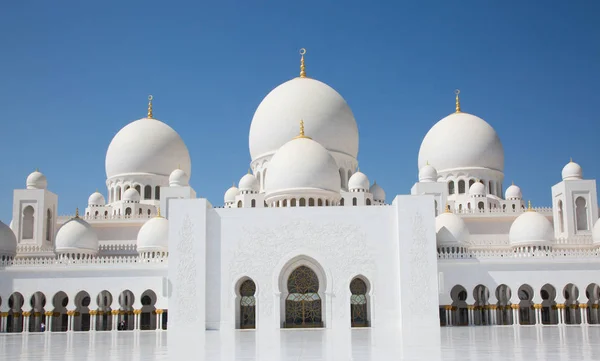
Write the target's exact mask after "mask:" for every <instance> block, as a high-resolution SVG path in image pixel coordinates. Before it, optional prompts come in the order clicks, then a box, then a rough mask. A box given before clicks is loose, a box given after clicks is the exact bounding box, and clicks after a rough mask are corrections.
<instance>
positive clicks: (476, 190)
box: [469, 182, 485, 197]
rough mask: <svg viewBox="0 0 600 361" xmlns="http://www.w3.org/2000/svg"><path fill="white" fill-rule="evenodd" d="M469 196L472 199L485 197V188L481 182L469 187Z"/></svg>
mask: <svg viewBox="0 0 600 361" xmlns="http://www.w3.org/2000/svg"><path fill="white" fill-rule="evenodd" d="M469 195H470V196H471V197H484V196H485V186H484V185H483V183H481V182H475V183H473V184H471V187H469Z"/></svg>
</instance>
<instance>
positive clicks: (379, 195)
mask: <svg viewBox="0 0 600 361" xmlns="http://www.w3.org/2000/svg"><path fill="white" fill-rule="evenodd" d="M369 193H371V194H372V195H373V199H374V200H376V201H380V202H385V191H384V190H383V188H381V187H380V186H379V184H377V181H375V182H374V183H373V185H372V186H371V188H370V189H369Z"/></svg>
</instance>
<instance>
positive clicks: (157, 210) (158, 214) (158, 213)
mask: <svg viewBox="0 0 600 361" xmlns="http://www.w3.org/2000/svg"><path fill="white" fill-rule="evenodd" d="M156 216H157V217H160V218H162V216H161V215H160V206H158V207H156Z"/></svg>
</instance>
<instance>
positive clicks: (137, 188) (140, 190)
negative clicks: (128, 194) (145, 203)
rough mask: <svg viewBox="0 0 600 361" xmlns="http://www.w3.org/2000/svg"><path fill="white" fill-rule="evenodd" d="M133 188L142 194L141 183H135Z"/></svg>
mask: <svg viewBox="0 0 600 361" xmlns="http://www.w3.org/2000/svg"><path fill="white" fill-rule="evenodd" d="M135 190H136V191H137V192H138V194H142V186H141V185H139V184H138V185H136V186H135Z"/></svg>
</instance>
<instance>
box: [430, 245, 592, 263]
mask: <svg viewBox="0 0 600 361" xmlns="http://www.w3.org/2000/svg"><path fill="white" fill-rule="evenodd" d="M518 258H531V259H536V258H537V259H540V258H542V259H560V258H596V259H598V261H600V247H595V248H591V247H586V248H551V249H545V250H544V249H538V248H536V247H522V248H519V249H509V248H504V249H465V250H461V249H458V248H456V247H455V248H454V251H447V250H444V251H443V252H442V251H441V250H440V249H439V248H438V259H453V260H458V259H518Z"/></svg>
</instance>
